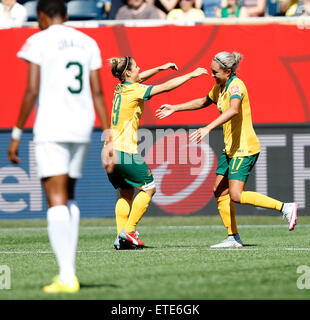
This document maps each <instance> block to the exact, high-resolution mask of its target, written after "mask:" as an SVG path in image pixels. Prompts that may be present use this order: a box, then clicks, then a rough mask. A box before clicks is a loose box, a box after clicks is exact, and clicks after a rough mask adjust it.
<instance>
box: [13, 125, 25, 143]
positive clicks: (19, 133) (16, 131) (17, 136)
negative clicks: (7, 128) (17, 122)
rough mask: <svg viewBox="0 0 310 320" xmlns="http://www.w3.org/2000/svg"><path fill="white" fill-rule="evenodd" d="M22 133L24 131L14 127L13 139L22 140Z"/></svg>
mask: <svg viewBox="0 0 310 320" xmlns="http://www.w3.org/2000/svg"><path fill="white" fill-rule="evenodd" d="M22 133H23V130H22V129H19V128H17V127H14V128H13V130H12V139H15V140H20V138H21V136H22Z"/></svg>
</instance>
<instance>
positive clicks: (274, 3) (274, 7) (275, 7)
mask: <svg viewBox="0 0 310 320" xmlns="http://www.w3.org/2000/svg"><path fill="white" fill-rule="evenodd" d="M266 13H267V14H268V15H269V16H277V15H279V13H280V8H279V0H267V6H266Z"/></svg>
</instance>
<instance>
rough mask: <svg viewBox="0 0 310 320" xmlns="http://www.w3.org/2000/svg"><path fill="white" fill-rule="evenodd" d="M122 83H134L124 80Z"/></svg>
mask: <svg viewBox="0 0 310 320" xmlns="http://www.w3.org/2000/svg"><path fill="white" fill-rule="evenodd" d="M122 84H132V82H129V81H124V82H122Z"/></svg>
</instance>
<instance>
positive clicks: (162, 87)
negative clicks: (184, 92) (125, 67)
mask: <svg viewBox="0 0 310 320" xmlns="http://www.w3.org/2000/svg"><path fill="white" fill-rule="evenodd" d="M201 75H208V71H207V70H206V69H205V68H197V69H196V70H194V71H192V72H189V73H187V74H185V75H183V76H180V77H176V78H173V79H171V80H169V81H166V82H164V83H162V84H159V85H156V86H154V87H153V88H152V90H151V92H150V97H153V96H155V95H157V94H160V93H163V92H169V91H171V90H173V89H176V88H178V87H180V86H181V85H182V84H184V83H185V82H187V81H189V80H191V79H193V78H197V77H199V76H201Z"/></svg>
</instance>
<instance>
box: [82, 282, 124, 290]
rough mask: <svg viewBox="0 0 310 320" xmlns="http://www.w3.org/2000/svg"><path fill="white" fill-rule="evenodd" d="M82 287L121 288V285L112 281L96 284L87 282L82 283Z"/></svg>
mask: <svg viewBox="0 0 310 320" xmlns="http://www.w3.org/2000/svg"><path fill="white" fill-rule="evenodd" d="M80 287H81V289H87V288H115V289H118V288H121V286H118V285H116V284H112V283H101V284H100V283H96V284H87V283H80Z"/></svg>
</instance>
